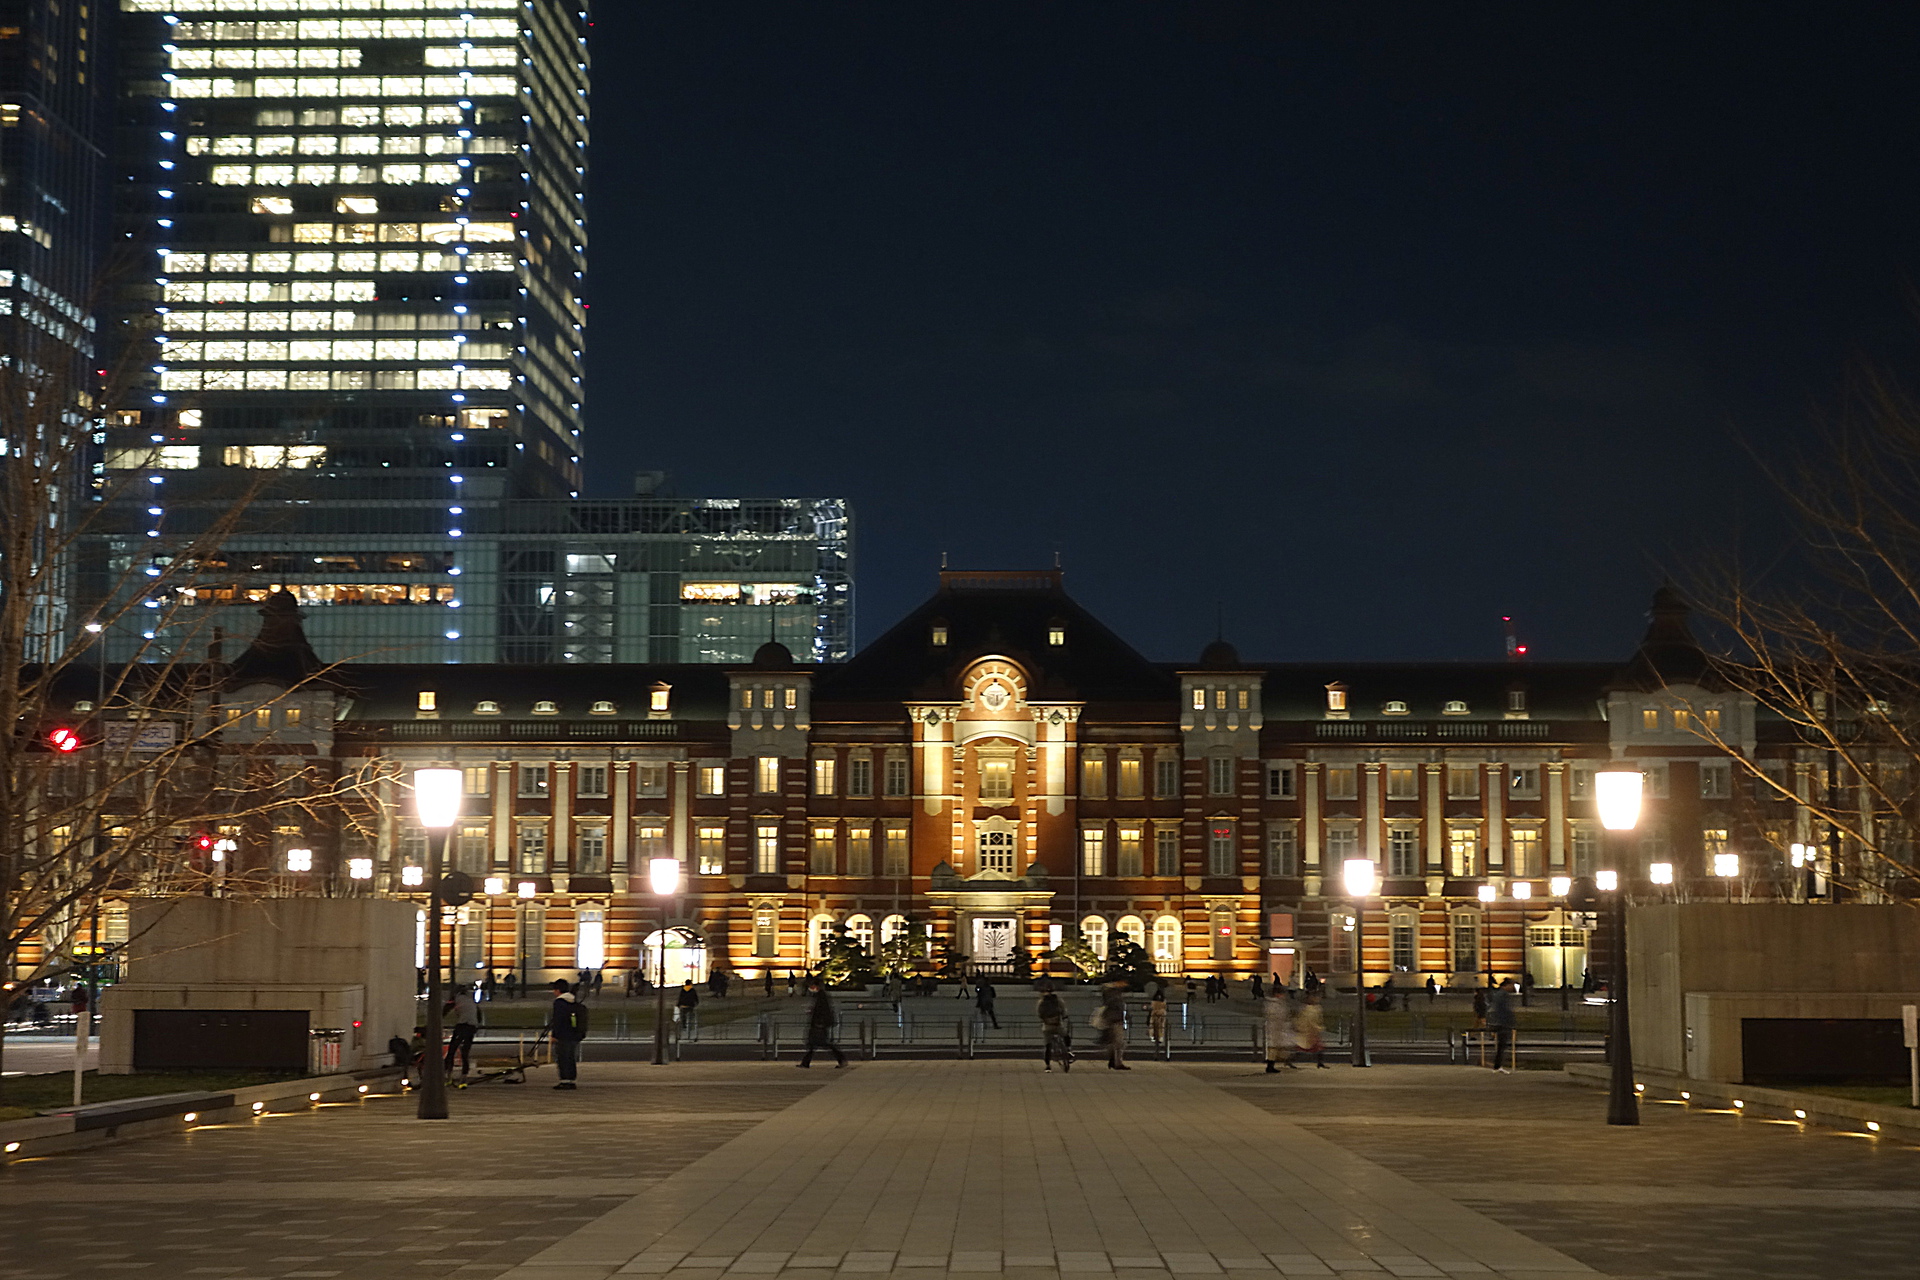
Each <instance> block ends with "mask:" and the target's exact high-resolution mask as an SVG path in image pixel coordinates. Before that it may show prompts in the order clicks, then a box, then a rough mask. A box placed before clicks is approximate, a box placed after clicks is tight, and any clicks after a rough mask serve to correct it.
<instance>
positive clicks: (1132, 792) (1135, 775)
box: [1114, 755, 1146, 800]
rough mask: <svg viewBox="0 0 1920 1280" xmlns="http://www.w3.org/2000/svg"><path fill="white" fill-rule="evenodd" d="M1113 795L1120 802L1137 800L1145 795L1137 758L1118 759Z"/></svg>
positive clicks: (1139, 761) (1131, 756)
mask: <svg viewBox="0 0 1920 1280" xmlns="http://www.w3.org/2000/svg"><path fill="white" fill-rule="evenodd" d="M1114 794H1115V795H1116V796H1118V797H1119V798H1120V799H1122V800H1138V799H1140V798H1141V797H1142V796H1143V795H1145V794H1146V792H1145V791H1144V790H1143V784H1142V779H1141V760H1140V757H1139V756H1133V755H1127V756H1121V757H1120V772H1119V775H1118V776H1117V777H1116V778H1115V780H1114Z"/></svg>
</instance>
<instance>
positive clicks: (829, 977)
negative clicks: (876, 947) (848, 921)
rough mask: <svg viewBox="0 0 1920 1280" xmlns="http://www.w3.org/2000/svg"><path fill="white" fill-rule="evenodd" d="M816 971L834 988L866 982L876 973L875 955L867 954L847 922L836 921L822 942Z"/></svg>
mask: <svg viewBox="0 0 1920 1280" xmlns="http://www.w3.org/2000/svg"><path fill="white" fill-rule="evenodd" d="M814 971H815V972H816V973H818V974H819V975H820V979H821V981H823V982H825V983H826V984H827V985H828V986H830V987H838V986H845V985H847V984H849V983H864V982H867V981H870V980H871V979H872V978H873V976H874V975H873V957H872V956H869V955H868V954H867V949H866V948H865V947H863V946H861V945H860V940H859V939H858V938H855V937H854V936H853V935H852V934H851V933H849V932H847V927H846V925H844V924H841V923H839V922H838V921H836V922H835V923H834V924H833V925H832V926H831V927H830V928H829V929H828V931H827V936H826V939H825V940H824V941H823V943H822V945H821V952H820V963H819V965H818V966H817V967H816V968H815V970H814Z"/></svg>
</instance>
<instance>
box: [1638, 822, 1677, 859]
mask: <svg viewBox="0 0 1920 1280" xmlns="http://www.w3.org/2000/svg"><path fill="white" fill-rule="evenodd" d="M1672 859H1673V838H1672V836H1670V835H1669V834H1668V833H1667V824H1666V823H1664V822H1643V823H1641V824H1640V861H1641V864H1642V865H1643V866H1644V865H1646V864H1647V863H1650V862H1669V861H1671V860H1672Z"/></svg>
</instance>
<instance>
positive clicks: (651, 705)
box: [647, 684, 673, 716]
mask: <svg viewBox="0 0 1920 1280" xmlns="http://www.w3.org/2000/svg"><path fill="white" fill-rule="evenodd" d="M647 710H648V711H650V712H652V713H653V714H654V715H657V716H663V715H666V714H667V712H669V711H671V710H673V686H672V685H670V684H656V685H655V686H653V688H652V690H651V691H650V692H649V693H648V694H647Z"/></svg>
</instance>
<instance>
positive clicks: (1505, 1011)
mask: <svg viewBox="0 0 1920 1280" xmlns="http://www.w3.org/2000/svg"><path fill="white" fill-rule="evenodd" d="M1515 990H1516V988H1515V987H1514V983H1513V979H1511V978H1508V979H1507V980H1506V981H1505V982H1502V983H1501V984H1500V985H1499V986H1497V987H1495V988H1494V989H1493V994H1492V995H1491V996H1490V997H1488V999H1487V1030H1489V1031H1491V1032H1493V1069H1494V1070H1495V1071H1498V1072H1499V1073H1500V1074H1501V1075H1511V1074H1512V1073H1513V1066H1512V1062H1511V1059H1512V1057H1513V1053H1514V1045H1513V1033H1514V1030H1515V1029H1516V1028H1517V1027H1519V1025H1520V1015H1519V1013H1518V1012H1517V1011H1516V1010H1515V1009H1514V1007H1513V997H1514V992H1515Z"/></svg>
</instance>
